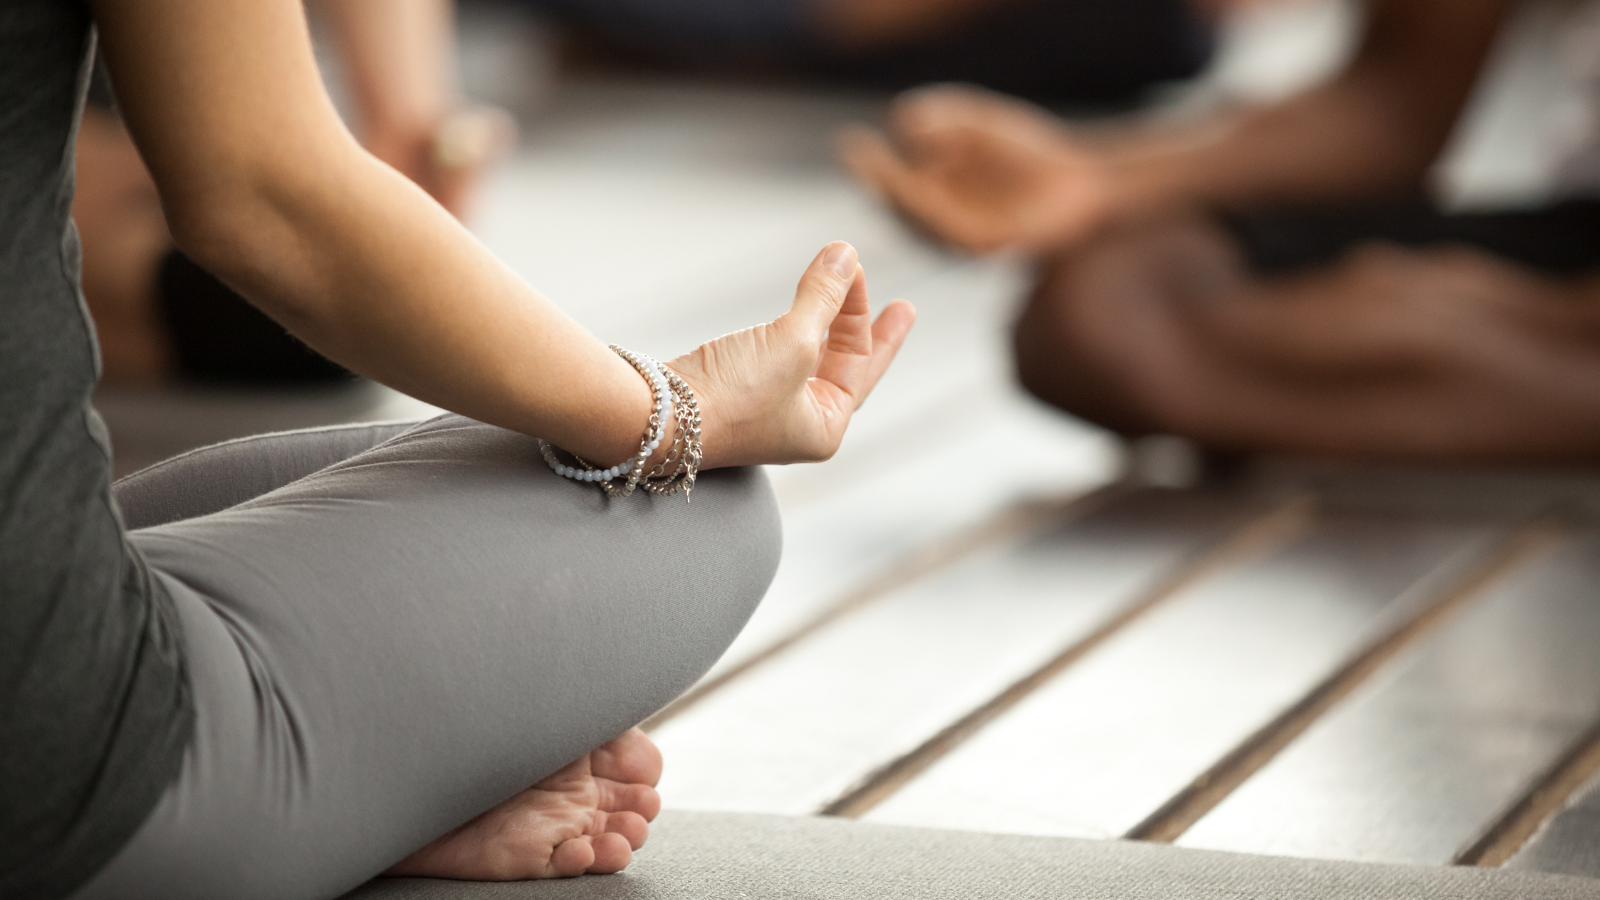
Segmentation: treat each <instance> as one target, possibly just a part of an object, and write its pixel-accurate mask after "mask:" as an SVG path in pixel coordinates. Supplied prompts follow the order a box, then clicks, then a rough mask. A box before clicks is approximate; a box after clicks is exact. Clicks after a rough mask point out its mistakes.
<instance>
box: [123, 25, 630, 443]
mask: <svg viewBox="0 0 1600 900" xmlns="http://www.w3.org/2000/svg"><path fill="white" fill-rule="evenodd" d="M96 20H97V23H98V24H99V26H100V29H101V34H102V36H103V42H104V48H105V54H106V60H107V63H108V65H109V66H110V67H111V71H112V73H113V76H114V77H115V78H116V79H117V87H118V94H119V99H120V100H122V106H123V110H124V114H125V117H126V119H127V121H128V125H129V128H130V130H131V131H132V133H133V136H134V138H135V141H136V142H137V143H138V145H139V148H140V151H141V153H142V154H143V155H144V156H145V159H146V160H147V162H148V163H149V166H150V170H151V173H152V174H153V175H154V176H155V179H156V183H157V185H158V186H159V187H160V189H161V195H162V205H163V207H164V209H165V212H166V215H167V218H168V221H169V224H170V225H171V228H172V231H173V235H174V237H175V238H176V239H177V240H178V242H179V244H180V246H182V247H183V248H184V249H185V250H187V251H189V252H191V253H192V254H193V255H194V256H195V257H196V258H197V260H198V261H199V262H200V263H201V264H202V265H205V266H206V267H208V268H210V269H212V270H213V271H215V272H216V273H217V274H218V275H220V276H222V277H223V278H224V279H225V280H227V281H229V282H230V283H232V284H233V285H234V286H235V287H236V288H238V289H239V290H240V291H241V292H242V293H243V294H244V295H245V296H246V297H248V298H250V300H251V301H252V302H253V303H256V304H257V305H259V306H260V307H261V308H262V309H263V310H264V311H266V312H267V313H268V314H269V315H272V316H273V317H274V318H277V319H278V320H279V321H281V322H283V323H284V324H286V325H287V326H288V327H289V328H290V329H291V330H292V331H294V332H295V333H296V334H298V335H299V336H300V337H302V338H304V339H305V340H306V341H307V342H308V343H310V344H311V345H312V346H314V347H316V348H318V349H319V350H322V351H323V352H325V353H327V354H328V355H329V356H330V357H332V358H333V359H335V360H337V361H339V362H341V363H344V364H346V365H348V366H350V367H351V368H353V369H355V370H356V371H358V372H361V373H363V374H366V375H369V376H371V377H373V378H375V379H377V380H379V381H383V382H385V383H388V384H391V385H393V386H394V387H396V388H398V389H400V390H403V391H406V392H407V393H411V394H413V395H415V396H417V397H419V398H421V399H423V400H426V401H428V402H431V403H434V404H437V405H439V406H443V407H445V408H448V409H451V410H454V411H456V412H460V413H463V414H465V415H469V416H472V417H475V418H478V419H481V420H483V421H487V422H491V423H493V424H497V425H502V426H505V427H508V428H514V429H517V430H520V431H524V432H529V433H533V434H538V435H540V436H541V437H547V438H550V439H552V440H555V441H557V442H558V443H561V444H562V445H563V446H566V447H569V448H570V449H572V450H574V451H576V452H580V453H584V454H586V455H589V456H591V457H592V458H594V459H595V460H596V461H597V462H615V461H618V460H621V459H622V458H624V457H626V456H627V455H629V453H631V452H632V451H633V450H634V449H635V448H636V446H637V443H636V442H637V440H638V436H639V434H640V433H641V432H642V430H643V425H644V420H645V417H646V415H647V414H648V407H649V400H648V393H647V391H646V390H645V389H644V383H643V382H642V381H641V380H640V379H639V377H638V376H637V375H635V374H634V373H633V372H632V370H631V369H630V368H629V367H628V365H627V364H626V363H624V362H623V361H622V360H620V359H619V358H617V357H616V356H615V355H614V354H612V353H610V352H609V351H608V350H606V348H605V347H604V346H603V345H602V344H600V343H599V342H598V341H596V340H595V339H594V338H593V337H591V336H589V335H588V334H586V333H584V332H583V331H582V329H581V328H579V327H578V325H577V324H576V323H574V322H573V321H572V320H571V319H569V318H567V317H566V316H565V315H564V314H562V313H561V312H560V311H559V310H558V309H556V308H555V307H554V306H553V305H552V304H550V303H549V302H548V301H546V300H545V299H544V298H542V297H540V296H539V295H538V294H537V293H536V292H534V291H533V290H532V289H531V288H529V287H528V286H526V285H525V284H524V283H523V282H522V281H521V280H520V279H518V278H517V277H516V276H515V275H514V274H512V273H511V272H510V271H509V270H508V269H506V268H505V267H504V266H503V265H501V264H500V263H499V262H498V261H496V260H495V259H494V258H493V257H492V255H490V254H489V253H488V252H487V251H486V250H485V249H483V248H482V247H481V246H480V245H479V244H478V243H477V242H476V241H475V240H474V239H473V238H472V237H471V235H469V234H468V233H467V232H466V231H465V230H464V229H463V228H461V226H460V225H458V224H457V223H456V222H455V221H454V220H453V219H452V218H451V217H450V216H449V214H448V213H446V212H445V211H444V210H443V209H442V208H441V207H439V206H438V205H437V204H436V203H434V202H433V201H432V200H431V199H429V198H428V196H427V195H426V194H425V193H423V191H422V190H421V189H419V188H418V187H416V186H415V185H413V184H411V183H410V182H408V181H407V180H406V179H404V178H403V177H401V176H400V175H399V174H397V173H396V172H394V171H393V170H391V169H389V168H388V167H386V166H384V165H382V164H381V163H379V162H378V161H377V160H376V159H374V158H373V157H372V156H370V155H368V154H367V153H366V152H365V151H364V150H362V149H361V148H360V147H359V146H358V145H357V144H356V142H355V140H354V139H353V138H352V137H351V135H350V134H349V132H347V131H346V130H345V128H344V126H343V125H342V123H340V121H339V119H338V116H337V115H336V114H335V113H334V111H333V109H332V106H331V104H330V103H329V102H328V99H327V96H326V93H325V92H324V90H323V88H322V84H321V80H320V77H319V75H318V73H317V70H316V65H315V62H314V61H313V60H312V58H311V53H310V43H309V36H308V35H307V34H306V28H305V21H304V16H303V13H302V12H301V11H300V9H299V7H298V5H297V4H294V3H289V2H282V0H271V2H268V0H261V2H238V3H220V2H216V0H146V2H142V3H121V2H119V3H105V4H101V5H100V6H98V7H97V8H96Z"/></svg>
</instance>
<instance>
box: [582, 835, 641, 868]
mask: <svg viewBox="0 0 1600 900" xmlns="http://www.w3.org/2000/svg"><path fill="white" fill-rule="evenodd" d="M593 855H594V862H592V863H590V864H589V868H588V870H587V871H588V872H590V873H591V874H594V875H610V874H611V873H612V872H621V871H622V870H623V869H625V868H627V866H628V863H629V862H631V861H632V860H633V849H632V848H630V847H629V846H628V839H627V838H625V837H623V836H622V835H620V834H609V833H608V834H602V835H600V836H598V837H596V838H595V839H594V851H593Z"/></svg>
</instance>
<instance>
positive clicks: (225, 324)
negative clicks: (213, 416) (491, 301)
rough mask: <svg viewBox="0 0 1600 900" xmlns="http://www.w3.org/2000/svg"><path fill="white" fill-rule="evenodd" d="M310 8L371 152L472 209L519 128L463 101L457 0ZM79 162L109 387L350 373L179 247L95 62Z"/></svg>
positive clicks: (77, 198)
mask: <svg viewBox="0 0 1600 900" xmlns="http://www.w3.org/2000/svg"><path fill="white" fill-rule="evenodd" d="M308 11H309V12H310V13H312V14H313V15H316V16H317V17H319V18H320V19H321V20H323V21H324V22H325V24H326V25H327V32H328V37H329V38H330V42H331V43H332V45H333V48H332V49H334V50H335V51H336V52H337V55H338V58H339V59H340V61H341V62H342V65H341V66H340V69H341V72H342V74H343V75H344V82H345V85H346V88H347V91H346V92H347V93H348V94H349V96H350V99H351V101H352V106H353V109H352V111H351V112H352V114H353V117H354V121H353V123H352V125H353V127H354V128H355V130H356V132H357V134H358V135H359V136H360V138H361V142H362V144H363V145H364V146H365V147H366V148H367V149H368V150H369V151H370V152H371V153H372V154H373V155H374V156H376V157H377V158H378V159H380V160H382V161H384V162H385V163H388V164H389V165H390V166H392V167H394V168H395V170H397V171H398V172H400V174H402V175H404V176H406V177H407V178H409V179H411V180H412V181H413V182H415V183H416V184H417V185H419V186H420V187H422V188H423V189H424V190H426V191H427V192H428V193H429V194H430V195H432V197H433V198H434V199H435V200H437V201H438V202H439V203H440V204H441V205H442V206H444V208H445V209H447V210H449V211H450V212H451V213H452V214H454V215H456V216H458V217H459V216H461V215H463V214H464V213H465V212H466V211H467V209H468V207H469V204H470V202H471V198H472V192H473V189H474V188H475V186H476V185H477V183H478V181H479V180H480V178H481V177H482V175H483V173H484V171H485V170H486V168H487V167H488V166H489V165H490V164H491V163H492V162H493V161H494V160H495V159H496V158H497V157H498V156H500V155H501V154H502V153H504V152H505V151H506V150H507V149H509V147H510V144H511V142H512V141H513V140H514V137H515V126H514V125H513V124H512V121H511V119H510V117H509V116H507V115H506V114H505V113H503V112H501V111H499V110H496V109H492V108H487V107H481V106H470V105H468V104H466V103H465V102H464V101H463V99H462V97H461V96H460V94H459V93H458V90H457V87H456V47H455V36H454V22H453V16H454V9H453V4H452V2H451V0H317V2H314V3H312V4H309V6H308ZM77 159H78V170H77V192H76V194H75V195H74V198H73V208H72V214H73V219H74V221H75V222H76V223H77V226H78V233H79V236H80V240H81V241H82V244H83V290H84V295H85V299H86V300H87V302H88V304H89V310H90V313H91V314H92V315H93V316H94V320H95V326H96V329H97V330H98V333H99V339H100V344H101V354H102V358H103V365H104V380H105V381H106V382H107V383H109V384H118V385H157V384H163V383H167V382H170V381H173V380H182V381H186V382H191V383H231V384H254V385H280V386H282V385H296V384H300V385H315V384H326V383H337V382H342V381H344V380H347V379H348V378H350V373H349V372H348V371H346V370H345V369H344V368H343V367H342V366H338V365H336V364H334V363H332V362H330V361H328V360H327V359H326V358H324V357H322V356H321V355H319V354H317V353H315V352H313V351H311V350H310V349H308V348H307V347H306V346H305V345H304V344H303V343H301V342H300V341H299V340H298V339H296V338H294V337H293V336H291V335H290V334H289V333H288V332H287V331H285V330H284V329H283V327H282V326H280V325H278V324H277V323H276V322H273V321H272V320H271V319H269V318H268V317H267V316H265V315H264V314H262V313H261V312H260V311H258V310H257V309H256V308H255V307H253V306H251V305H250V304H249V303H248V302H246V301H245V300H244V299H243V298H242V297H240V296H239V295H238V294H237V293H235V292H234V291H233V290H232V289H230V288H229V287H228V286H227V285H225V284H223V283H222V282H221V281H219V280H217V279H216V278H215V277H213V276H212V275H211V274H210V273H209V272H206V271H205V270H204V269H202V268H200V267H199V266H197V265H195V264H194V262H193V261H192V260H190V259H189V257H188V256H186V255H184V254H183V252H182V251H180V250H178V249H176V248H175V247H174V246H173V242H172V237H171V235H170V234H169V233H168V231H167V223H166V220H165V219H164V218H163V217H162V213H161V202H160V198H159V196H158V195H157V191H156V185H155V182H154V181H152V180H151V178H150V172H149V170H148V169H146V168H145V165H144V161H143V160H141V159H140V158H139V151H138V150H137V148H135V147H134V144H133V141H132V140H131V139H130V138H129V137H128V132H127V130H126V129H125V128H124V127H123V125H122V122H121V120H120V118H119V116H118V114H117V110H116V103H115V96H114V91H113V88H112V85H111V84H110V81H109V79H108V77H107V75H106V72H105V69H104V66H103V65H98V64H97V66H96V70H95V75H94V81H93V83H92V85H91V88H90V94H89V103H88V105H87V106H86V108H85V110H84V115H83V122H82V125H81V126H80V129H79V132H78V139H77Z"/></svg>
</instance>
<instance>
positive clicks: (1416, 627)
mask: <svg viewBox="0 0 1600 900" xmlns="http://www.w3.org/2000/svg"><path fill="white" fill-rule="evenodd" d="M1562 530H1563V527H1562V523H1561V522H1560V521H1558V520H1556V519H1554V518H1542V519H1539V520H1537V521H1534V522H1532V523H1530V524H1527V525H1525V526H1523V527H1521V528H1517V529H1515V530H1514V531H1512V533H1511V534H1510V535H1508V536H1507V537H1506V538H1505V539H1504V540H1503V541H1500V542H1499V543H1498V544H1497V545H1496V546H1495V547H1494V548H1493V549H1492V550H1490V551H1489V552H1488V553H1486V554H1484V555H1483V556H1482V557H1480V558H1479V560H1478V561H1477V562H1476V563H1475V564H1472V565H1470V566H1468V567H1467V569H1466V570H1465V571H1464V572H1463V573H1462V575H1460V576H1459V577H1457V578H1454V579H1452V580H1451V581H1450V582H1448V583H1447V584H1446V585H1445V587H1443V588H1442V589H1440V590H1439V591H1438V592H1437V593H1436V594H1435V595H1434V597H1433V598H1432V599H1431V600H1430V601H1429V602H1426V603H1423V604H1420V605H1419V608H1418V610H1417V612H1416V613H1415V614H1414V615H1411V616H1410V617H1408V618H1406V619H1404V620H1403V621H1401V622H1400V623H1398V624H1397V625H1396V626H1395V627H1394V628H1392V629H1390V630H1389V631H1388V632H1386V633H1385V634H1383V635H1382V636H1381V637H1379V638H1377V639H1376V640H1374V641H1373V642H1372V643H1370V644H1369V645H1368V646H1367V647H1366V648H1365V649H1363V650H1361V651H1360V652H1358V653H1357V654H1356V655H1355V656H1353V657H1351V658H1350V659H1349V660H1348V661H1346V662H1345V663H1344V664H1343V665H1341V666H1340V667H1339V668H1338V669H1337V670H1335V671H1334V672H1333V674H1331V675H1329V676H1328V677H1327V678H1326V679H1324V680H1323V681H1322V682H1321V683H1320V684H1318V685H1317V686H1316V687H1315V688H1313V689H1312V690H1311V691H1310V692H1309V693H1307V694H1306V695H1305V696H1304V697H1302V698H1301V699H1300V700H1299V701H1298V702H1296V703H1295V704H1294V705H1293V706H1290V707H1289V708H1288V709H1287V710H1285V711H1284V712H1283V713H1281V714H1280V715H1278V716H1277V717H1275V718H1274V719H1273V720H1272V721H1271V722H1269V723H1267V724H1266V725H1265V726H1263V727H1262V728H1261V729H1259V730H1258V731H1256V733H1255V734H1253V735H1251V736H1250V737H1249V738H1247V739H1246V740H1245V741H1244V742H1243V743H1241V744H1240V745H1239V746H1238V747H1236V748H1234V750H1232V751H1230V752H1229V753H1228V754H1227V755H1226V756H1224V757H1222V759H1220V760H1218V761H1217V763H1216V764H1215V765H1213V766H1212V767H1211V768H1210V769H1207V770H1206V771H1205V772H1204V773H1203V774H1201V775H1200V776H1199V777H1198V778H1196V779H1195V780H1194V781H1193V782H1191V783H1190V784H1189V786H1188V787H1186V788H1184V789H1183V790H1182V791H1180V792H1178V793H1177V794H1176V795H1174V796H1173V797H1172V798H1171V799H1170V800H1168V801H1167V802H1166V803H1164V804H1162V805H1161V806H1160V807H1159V808H1158V809H1156V811H1155V812H1153V813H1151V814H1150V816H1148V817H1147V818H1146V819H1145V820H1144V821H1143V822H1140V823H1139V824H1138V825H1136V826H1134V827H1133V828H1132V829H1131V830H1130V831H1129V832H1128V833H1127V835H1126V837H1127V838H1129V839H1131V840H1141V841H1155V842H1160V843H1171V842H1173V841H1175V840H1177V839H1178V838H1179V836H1181V835H1182V834H1183V833H1184V832H1185V831H1188V830H1189V828H1190V827H1191V826H1193V825H1194V823H1196V822H1198V821H1199V820H1200V819H1201V818H1202V817H1203V816H1205V814H1206V813H1209V812H1210V811H1211V810H1212V809H1213V808H1215V807H1216V806H1217V804H1219V803H1221V802H1222V801H1223V800H1225V799H1226V798H1227V797H1228V795H1229V794H1231V793H1233V791H1234V790H1235V789H1236V788H1238V787H1239V785H1241V784H1243V783H1244V782H1245V781H1246V780H1247V779H1248V778H1249V777H1250V776H1251V775H1254V774H1255V773H1256V772H1257V771H1259V770H1260V769H1261V768H1262V767H1264V766H1265V765H1266V764H1267V763H1269V762H1271V761H1272V759H1273V758H1274V757H1276V756H1277V755H1278V753H1279V752H1280V751H1282V750H1283V749H1284V748H1285V747H1287V746H1288V745H1289V744H1290V743H1291V742H1292V741H1293V740H1294V739H1295V738H1297V737H1299V736H1300V735H1301V734H1302V733H1304V732H1305V730H1306V729H1308V728H1310V727H1311V725H1312V724H1313V723H1315V722H1316V721H1317V720H1318V719H1319V718H1321V717H1322V715H1323V714H1324V713H1325V712H1327V711H1328V710H1329V709H1331V708H1332V707H1333V706H1334V704H1336V703H1338V702H1339V701H1340V700H1341V699H1343V698H1344V697H1346V696H1347V695H1349V694H1350V693H1351V692H1352V691H1354V690H1355V689H1356V688H1357V687H1359V686H1360V685H1361V684H1362V683H1364V682H1365V681H1366V680H1367V679H1368V678H1369V677H1370V676H1372V675H1373V674H1374V673H1375V672H1377V671H1378V670H1379V669H1380V668H1382V667H1383V665H1384V664H1385V663H1387V662H1388V661H1390V660H1391V659H1393V658H1395V657H1396V656H1398V655H1399V654H1400V653H1401V652H1402V651H1404V650H1405V649H1406V648H1408V647H1410V646H1412V645H1414V644H1416V643H1417V642H1419V641H1420V640H1422V639H1423V638H1424V637H1426V636H1427V635H1429V634H1431V633H1433V632H1434V631H1435V630H1436V629H1438V628H1439V627H1440V626H1442V625H1443V624H1444V623H1445V622H1446V621H1447V620H1448V619H1450V618H1451V616H1452V615H1453V614H1454V613H1456V612H1458V611H1459V610H1461V609H1462V608H1464V607H1466V606H1467V605H1468V602H1469V601H1470V600H1472V599H1473V598H1475V597H1477V596H1478V595H1479V594H1481V593H1482V592H1483V591H1484V590H1485V589H1486V588H1488V587H1489V586H1490V585H1491V584H1492V583H1493V582H1495V581H1497V580H1499V579H1500V578H1501V577H1503V576H1505V575H1507V574H1509V573H1510V572H1511V571H1512V570H1513V569H1515V568H1517V567H1518V566H1519V565H1521V564H1522V563H1524V562H1526V561H1528V560H1529V559H1531V558H1532V557H1534V556H1535V555H1537V554H1540V553H1543V552H1545V551H1547V550H1549V549H1550V548H1552V547H1553V546H1554V545H1555V543H1556V541H1557V540H1558V538H1559V537H1560V535H1561V532H1562Z"/></svg>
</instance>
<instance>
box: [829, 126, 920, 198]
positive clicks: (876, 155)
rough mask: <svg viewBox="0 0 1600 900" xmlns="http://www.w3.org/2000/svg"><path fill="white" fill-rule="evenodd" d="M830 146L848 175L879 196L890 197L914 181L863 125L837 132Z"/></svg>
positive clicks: (883, 141)
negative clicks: (906, 183) (904, 185)
mask: <svg viewBox="0 0 1600 900" xmlns="http://www.w3.org/2000/svg"><path fill="white" fill-rule="evenodd" d="M834 146H835V148H836V149H837V151H838V153H839V159H840V160H841V161H843V162H844V165H845V168H846V169H848V170H849V171H850V174H852V175H854V176H855V177H856V178H857V179H859V180H860V181H861V182H863V183H864V184H866V185H867V186H868V187H871V188H873V189H875V190H877V191H878V192H880V193H883V194H892V193H893V192H894V191H895V190H896V189H897V188H900V187H902V186H903V184H904V183H905V182H907V181H910V180H913V179H915V177H916V175H915V173H914V172H913V171H912V170H911V168H910V167H909V166H907V165H906V163H905V161H904V160H902V159H901V158H900V155H899V154H898V153H896V152H895V150H894V148H893V147H892V146H890V145H889V141H888V140H887V139H886V138H885V137H884V136H883V135H882V134H880V133H879V132H877V131H874V130H872V129H871V128H868V127H866V126H864V125H850V126H846V127H845V128H843V129H841V130H840V132H839V135H838V137H837V138H835V140H834Z"/></svg>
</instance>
